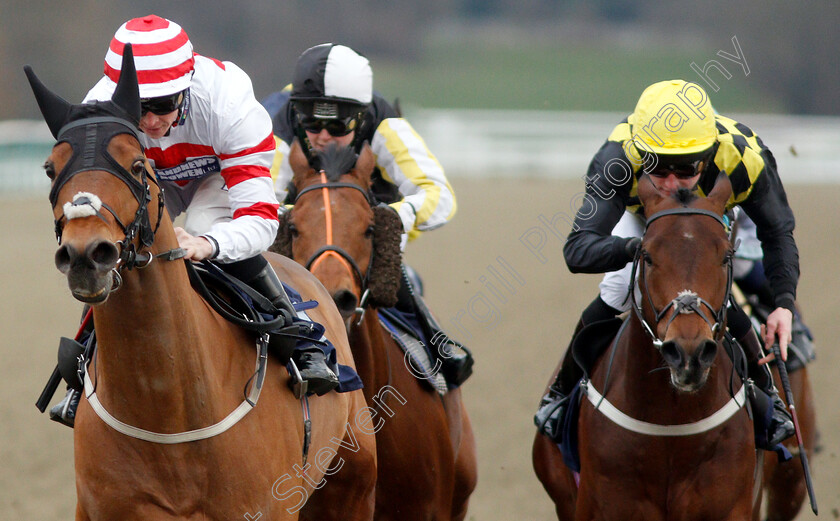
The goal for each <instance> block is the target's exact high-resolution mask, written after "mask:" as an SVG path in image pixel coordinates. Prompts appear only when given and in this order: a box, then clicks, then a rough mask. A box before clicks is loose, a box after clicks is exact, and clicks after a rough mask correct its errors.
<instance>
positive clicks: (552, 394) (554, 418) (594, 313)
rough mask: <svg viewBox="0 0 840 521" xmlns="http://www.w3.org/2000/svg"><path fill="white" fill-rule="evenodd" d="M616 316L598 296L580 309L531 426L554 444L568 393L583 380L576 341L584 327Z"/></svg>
mask: <svg viewBox="0 0 840 521" xmlns="http://www.w3.org/2000/svg"><path fill="white" fill-rule="evenodd" d="M619 314H620V312H619V311H618V310H617V309H615V308H613V307H612V306H610V305H609V304H607V303H606V302H604V301H603V300H602V299H601V296H600V295H599V296H597V297H595V300H593V301H592V302H591V303H590V304H589V305H588V306H587V307H586V309H584V310H583V313H582V314H581V316H580V320H578V323H577V325H576V326H575V332H574V333H573V334H572V339H571V341H570V342H569V346H568V347H567V348H566V354H564V355H563V363H562V365H561V366H560V371H559V372H558V373H557V376H556V377H555V378H554V382H553V383H552V384H551V385H550V386H549V387H548V392H547V393H546V394H545V396H543V397H542V399H541V400H540V405H539V408H538V409H537V413H536V414H535V415H534V425H536V426H537V429H538V430H539V431H540V432H541V433H543V434H545V435H546V436H548V437H549V438H551V439H552V440H553V441H555V442H557V443H559V442H560V440H561V436H562V434H563V432H562V426H563V425H562V422H563V416H564V414H565V412H566V407H567V405H568V403H569V394H570V393H571V392H572V390H573V389H574V388H575V385H577V383H578V382H579V381H580V379H581V378H583V369H581V368H580V366H579V365H578V364H577V362H576V361H575V359H574V355H573V354H572V344H574V343H575V338H576V337H577V335H578V333H580V331H581V330H582V329H583V328H584V326H586V324H592V323H594V322H600V321H603V320H609V319H611V318H614V317H615V316H617V315H619Z"/></svg>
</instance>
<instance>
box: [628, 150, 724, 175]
mask: <svg viewBox="0 0 840 521" xmlns="http://www.w3.org/2000/svg"><path fill="white" fill-rule="evenodd" d="M716 150H717V148H716V147H712V148H711V149H709V150H704V151H703V152H701V153H694V154H687V155H665V154H659V155H657V156H655V157H656V162H655V163H654V164H652V165H650V167H648V168H645V173H647V174H648V175H649V176H651V177H658V178H660V179H664V178H666V177H668V176H669V175H671V174H674V177H676V178H677V179H691V178H692V177H694V176H696V175H699V174H701V173H702V170H704V169H705V168H706V167H707V166H708V165H709V162H710V161H711V160H712V158H713V157H714V155H715V152H716Z"/></svg>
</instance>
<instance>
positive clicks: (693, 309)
mask: <svg viewBox="0 0 840 521" xmlns="http://www.w3.org/2000/svg"><path fill="white" fill-rule="evenodd" d="M668 215H705V216H707V217H711V218H713V219H714V220H716V221H717V222H719V223H720V224H721V226H723V228H724V230H726V229H728V226H727V224H726V221H724V219H723V218H722V217H721V216H720V215H718V214H716V213H714V212H712V211H709V210H704V209H702V208H687V207H683V208H671V209H669V210H663V211H661V212H657V213H655V214H653V215H652V216H650V218H649V219H648V220H647V222H646V223H645V231H647V229H648V227H650V225H651V223H652V222H654V221H655V220H657V219H659V218H661V217H665V216H668ZM733 254H734V250H730V252H729V253H728V254H727V256H726V259H725V263H726V278H727V280H726V294H725V295H724V298H723V303H722V304H721V306H720V307H719V308H717V309H715V307H714V306H712V305H711V304H709V303H708V302H707V301H706V300H705V299H703V298H701V297H700V296H699V295H697V293H695V292H694V291H691V290H689V289H685V290H683V291H680V292H679V293H678V294H677V296H676V297H675V298H674V299H673V300H672V301H671V302H669V303H668V304H667V305H666V306H665V307H664V308H662V309H661V310H659V311H657V310H656V306H655V305H654V303H653V300H652V299H651V297H650V292H649V291H645V294H646V295H647V299H648V304H650V309H651V311H653V313H654V315H655V319H654V320H655V324H658V323H659V322H660V321H661V320H662V319H663V318H665V315H666V314H667V313H668V312H669V311H670V312H671V315H670V316H669V317H668V322H667V323H666V325H665V330H666V331H667V329H668V327H669V326H670V325H671V323H672V322H673V321H674V320H675V319H676V318H677V316H678V315H686V314H692V313H694V314H697V315H699V316H700V318H702V319H703V320H704V321H705V322H706V324H708V325H709V328H710V329H711V330H712V335H714V337H715V340H716V341H720V339H721V338H722V337H723V333H724V329H725V328H724V327H723V324H724V320H725V318H726V304H727V302H729V298H730V293H731V291H732V279H733V274H732V269H733V266H732V258H733ZM644 255H645V252H644V250H643V249H642V248H638V249H637V250H636V256H635V258H634V259H633V269H632V272H631V274H630V285H629V288H628V297H629V298H630V301H631V303H632V306H633V312H634V313H635V314H636V317H637V318H638V319H639V322H641V324H642V327H643V328H644V330H645V332H646V333H647V334H648V336H650V337H651V340H652V341H653V346H654V347H655V348H656V349H662V344H663V343H664V341H663V340H662V339H660V338H659V336H658V335H657V334H656V332H655V331H654V329H653V328H652V327H651V326H650V324H648V323H647V321H646V320H645V318H644V315H643V313H642V308H641V306H640V305H639V304H638V303H637V302H636V293H635V285H636V270H637V269H638V266H639V265H640V264H641V262H642V259H643V258H644ZM642 275H644V270H642ZM642 278H643V279H644V284H645V289H647V279H646V278H644V276H643V277H642ZM703 307H705V308H707V309H708V310H709V311H710V312H711V314H712V315H713V317H714V322H712V320H711V319H709V317H708V316H707V315H706V313H705V312H704V311H703Z"/></svg>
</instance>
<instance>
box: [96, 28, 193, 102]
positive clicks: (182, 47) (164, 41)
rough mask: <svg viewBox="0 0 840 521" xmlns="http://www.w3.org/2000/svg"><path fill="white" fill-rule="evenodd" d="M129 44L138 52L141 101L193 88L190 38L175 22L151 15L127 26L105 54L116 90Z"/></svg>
mask: <svg viewBox="0 0 840 521" xmlns="http://www.w3.org/2000/svg"><path fill="white" fill-rule="evenodd" d="M127 43H130V44H132V48H133V49H134V64H135V66H136V67H137V82H138V83H139V86H140V97H141V98H143V99H145V98H157V97H161V96H169V95H172V94H175V93H177V92H180V91H182V90H185V89H186V88H187V87H189V86H190V81H191V80H192V75H193V70H194V69H195V58H194V57H193V47H192V43H190V38H189V36H187V33H186V32H185V31H184V30H183V29H182V28H181V26H180V25H178V24H176V23H175V22H172V21H170V20H167V19H166V18H161V17H159V16H157V15H148V16H144V17H142V18H134V19H132V20H129V21H127V22H126V23H124V24H123V25H122V26H120V28H119V29H117V32H116V34H114V39H113V40H111V45H110V47H109V48H108V52H107V53H106V54H105V76H106V77H107V78H108V79H109V80H110V82H109V83H110V84H112V87H113V88H116V85H117V80H119V77H120V67H121V66H122V53H123V47H124V46H125V44H127Z"/></svg>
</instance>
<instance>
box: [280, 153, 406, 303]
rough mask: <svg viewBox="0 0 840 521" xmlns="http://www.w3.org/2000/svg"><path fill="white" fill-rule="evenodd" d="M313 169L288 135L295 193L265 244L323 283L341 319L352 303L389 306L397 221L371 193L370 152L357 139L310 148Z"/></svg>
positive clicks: (397, 257)
mask: <svg viewBox="0 0 840 521" xmlns="http://www.w3.org/2000/svg"><path fill="white" fill-rule="evenodd" d="M317 154H318V162H319V164H320V167H321V170H320V171H316V170H315V169H314V168H313V167H312V166H311V165H310V163H309V161H308V160H307V158H306V156H305V154H304V153H303V150H302V148H301V146H300V144H299V143H298V142H297V141H295V142H294V143H293V144H292V147H291V150H290V152H289V163H290V165H291V167H292V171H293V172H294V175H293V178H292V182H293V184H294V186H295V190H296V193H297V197H296V199H295V204H294V208H293V209H292V210H291V211H290V212H289V213H288V214H285V215H284V216H282V217H281V223H280V230H279V232H278V240H277V241H276V242H275V245H274V247H273V249H274V250H275V251H278V252H279V253H282V254H284V255H287V256H289V257H292V258H293V259H295V260H296V261H298V262H300V263H301V264H303V265H304V266H305V267H306V268H307V269H309V270H310V271H311V272H312V273H313V274H315V276H316V277H317V278H318V279H319V280H320V281H321V282H322V283H323V284H324V286H325V287H326V288H327V290H328V291H329V292H330V294H331V295H332V297H333V300H334V301H335V303H336V305H337V306H338V309H339V311H341V314H342V316H343V317H344V318H345V319H349V318H350V317H352V316H353V315H354V314H355V313H356V312H357V309H358V308H360V307H361V308H363V307H364V306H365V305H370V306H393V305H394V304H395V303H396V293H397V289H399V280H400V262H401V254H400V249H399V242H400V233H401V232H402V224H401V222H400V219H399V216H398V215H397V214H396V212H394V211H393V210H392V209H391V208H389V207H386V206H380V205H377V204H376V202H375V200H374V198H373V196H372V194H371V192H370V185H371V173H372V172H373V168H374V166H375V158H374V156H373V152H372V151H371V149H370V146H369V145H368V144H367V143H365V146H364V147H363V149H362V151H361V153H360V154H359V156H358V157H356V154H355V152H354V150H353V149H352V148H349V147H336V146H331V147H328V148H327V149H326V150H324V151H323V152H318V153H317Z"/></svg>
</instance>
